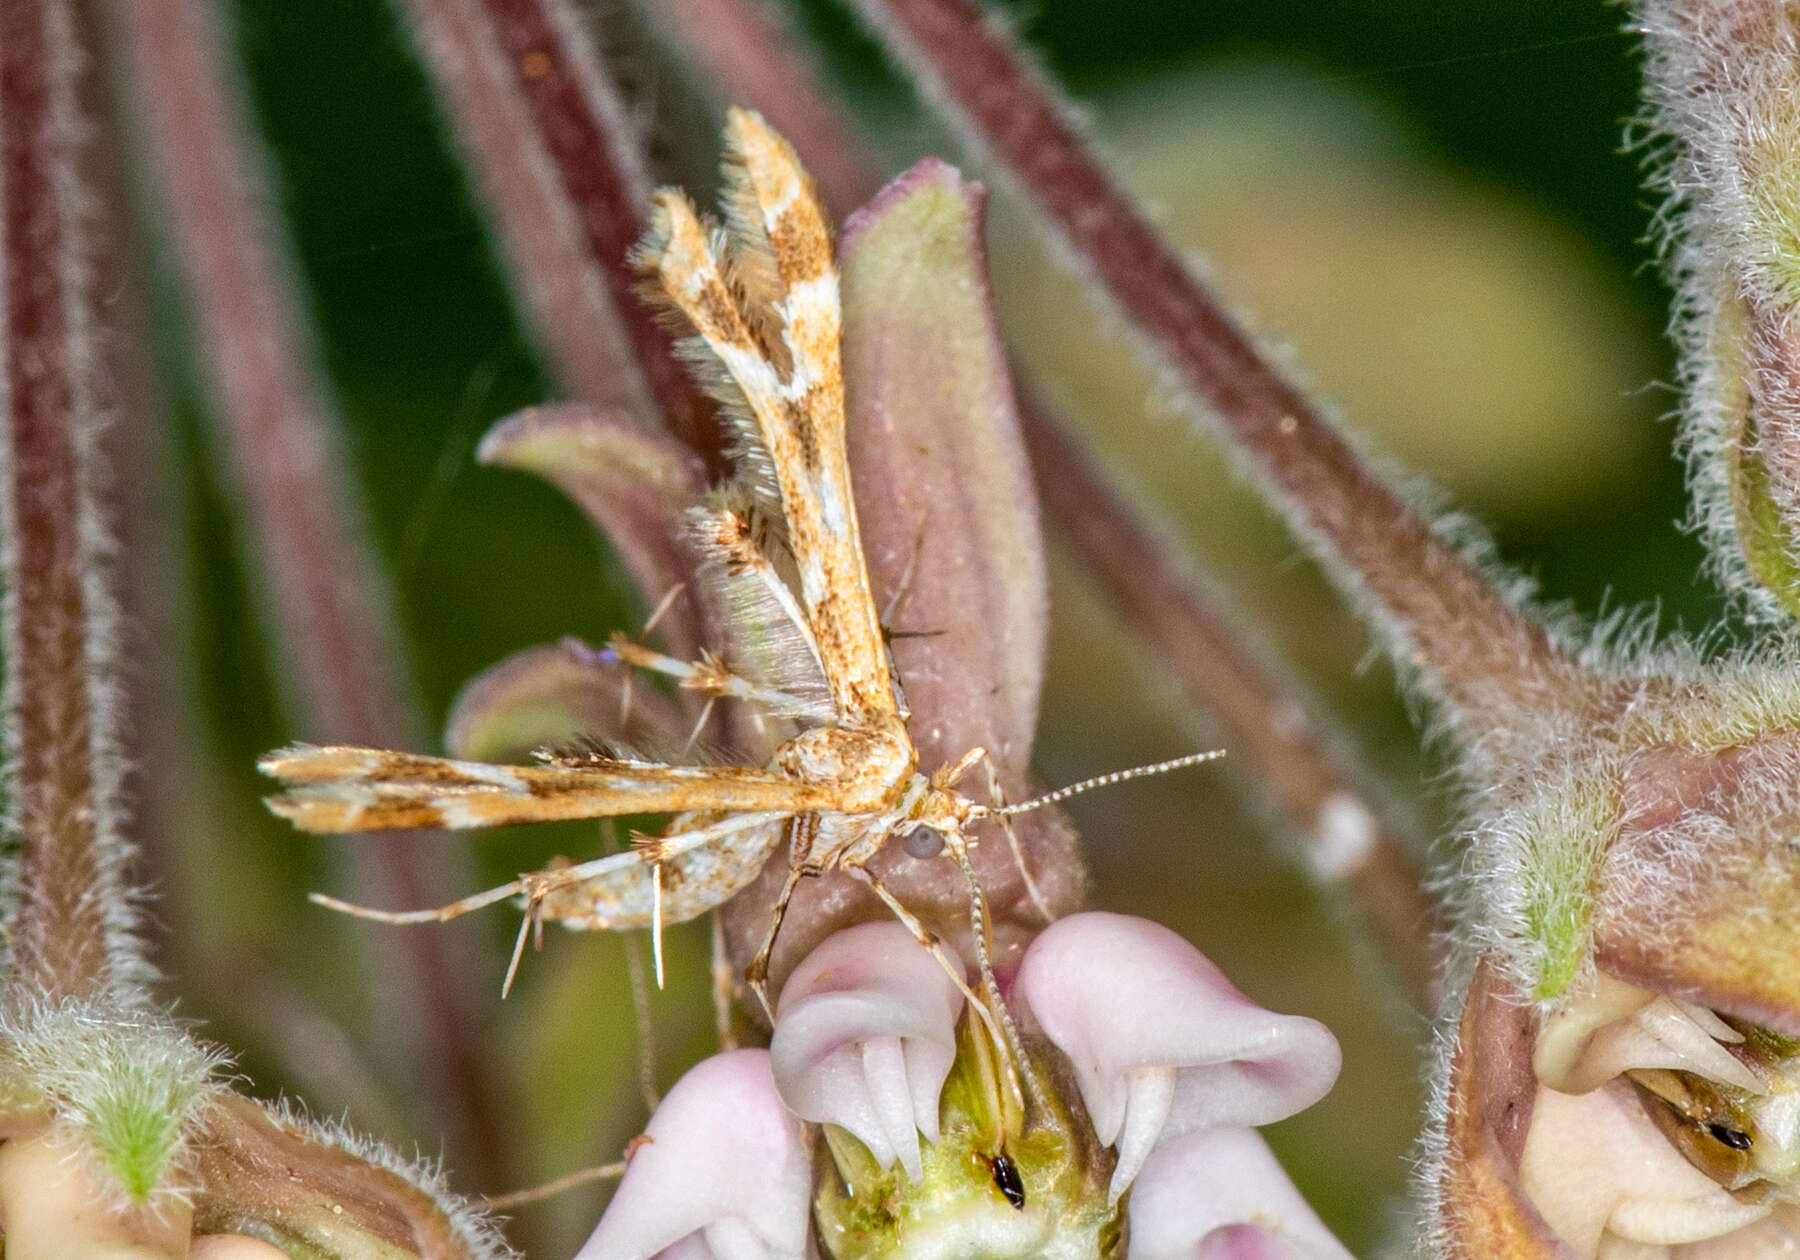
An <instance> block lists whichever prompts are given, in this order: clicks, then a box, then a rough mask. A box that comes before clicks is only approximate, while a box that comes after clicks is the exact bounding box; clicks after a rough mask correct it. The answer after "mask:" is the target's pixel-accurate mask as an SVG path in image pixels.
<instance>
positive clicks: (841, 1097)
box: [769, 921, 963, 1182]
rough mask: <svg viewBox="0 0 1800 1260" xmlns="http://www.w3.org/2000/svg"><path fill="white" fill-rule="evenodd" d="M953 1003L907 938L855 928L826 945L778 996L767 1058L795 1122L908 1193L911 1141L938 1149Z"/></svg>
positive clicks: (913, 1168) (867, 926) (935, 970)
mask: <svg viewBox="0 0 1800 1260" xmlns="http://www.w3.org/2000/svg"><path fill="white" fill-rule="evenodd" d="M962 1008H963V996H962V994H961V993H960V992H959V991H958V990H957V988H956V985H955V984H954V983H952V982H951V980H950V977H949V976H948V975H946V974H945V973H944V969H943V968H942V967H941V966H939V965H938V962H937V960H936V959H935V958H933V957H932V956H931V954H930V953H929V952H928V951H926V950H925V949H924V948H923V947H922V946H921V945H920V944H919V943H918V942H917V941H916V940H914V939H913V935H912V933H911V932H909V931H907V929H906V928H904V927H902V926H901V925H900V924H899V923H896V922H891V921H890V922H886V923H864V924H861V925H859V926H857V927H853V928H848V929H846V930H845V931H842V932H839V933H837V934H835V935H834V936H832V937H830V938H829V939H828V940H826V942H825V943H824V944H823V945H821V946H820V947H819V948H818V949H816V950H814V951H813V952H812V953H811V954H809V955H808V956H807V957H806V959H805V961H803V962H802V963H801V964H800V965H799V966H798V967H796V968H795V969H794V972H793V974H792V975H791V976H790V977H789V978H788V982H787V984H786V985H785V986H784V987H783V988H782V991H781V1005H780V1011H779V1018H778V1019H777V1020H776V1022H775V1037H774V1040H773V1041H772V1042H771V1043H770V1046H769V1054H770V1061H771V1065H772V1067H773V1069H774V1075H775V1086H776V1088H777V1089H778V1090H780V1091H781V1096H782V1098H783V1099H784V1100H785V1101H786V1102H787V1105H788V1107H789V1108H790V1109H791V1110H792V1111H793V1112H794V1114H796V1115H798V1116H799V1117H800V1118H801V1119H803V1120H812V1121H815V1122H819V1123H827V1124H835V1125H837V1126H839V1127H840V1128H843V1129H846V1130H848V1131H849V1132H850V1133H852V1134H854V1135H855V1136H856V1137H857V1138H858V1139H859V1140H861V1142H862V1144H863V1145H864V1146H866V1147H868V1148H869V1153H870V1154H871V1155H873V1156H874V1157H875V1161H876V1163H878V1164H879V1165H880V1166H881V1167H883V1168H887V1167H890V1166H891V1165H892V1164H893V1163H894V1161H895V1159H898V1160H899V1161H900V1164H901V1166H902V1167H904V1168H905V1169H906V1172H907V1175H908V1176H909V1177H911V1178H912V1180H913V1181H914V1182H917V1181H918V1180H919V1179H920V1177H921V1176H922V1175H923V1171H924V1170H923V1166H922V1164H921V1162H920V1157H919V1134H920V1133H921V1132H922V1133H924V1135H925V1138H926V1140H927V1141H930V1142H935V1141H937V1140H938V1096H939V1095H940V1093H942V1091H943V1088H944V1078H945V1077H947V1076H948V1075H949V1074H950V1065H951V1063H952V1062H953V1061H954V1060H955V1058H956V1021H957V1019H958V1017H959V1016H960V1015H961V1014H962Z"/></svg>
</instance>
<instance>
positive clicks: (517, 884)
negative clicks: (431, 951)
mask: <svg viewBox="0 0 1800 1260" xmlns="http://www.w3.org/2000/svg"><path fill="white" fill-rule="evenodd" d="M784 817H787V813H786V811H784V810H778V811H767V810H761V811H757V812H755V813H744V814H734V815H732V816H731V817H729V818H726V819H723V820H722V821H720V822H716V823H713V824H712V825H710V826H706V827H696V828H694V829H693V830H692V831H683V832H680V833H678V834H677V835H674V836H670V837H667V838H665V839H660V840H656V841H655V842H654V843H653V844H652V845H650V846H643V847H640V848H638V849H635V850H633V851H631V852H628V853H609V854H607V855H606V856H605V857H601V858H595V859H594V860H593V861H591V862H580V863H577V864H576V865H574V866H564V867H559V868H557V869H555V870H549V871H534V872H532V873H531V874H529V875H521V876H520V877H519V878H518V879H515V880H513V881H512V882H511V883H510V884H502V885H500V886H499V887H498V888H490V889H488V890H487V891H486V892H480V893H476V894H475V895H474V896H472V897H464V898H463V899H462V900H461V901H453V902H451V903H450V904H449V905H447V906H437V907H435V908H433V909H430V910H376V909H372V908H370V907H368V906H359V905H355V904H353V903H351V902H348V901H340V900H338V899H337V898H336V897H328V896H326V895H325V894H324V893H312V894H311V895H310V896H309V897H308V900H309V901H311V902H313V903H314V904H315V905H321V906H324V907H326V908H327V909H330V910H337V911H341V912H342V913H344V914H347V915H350V916H352V917H353V918H358V919H371V920H373V921H375V922H377V923H402V924H404V923H446V922H448V921H449V920H451V919H456V918H460V917H462V916H463V915H465V914H468V913H469V912H470V911H471V910H479V909H481V908H482V907H483V906H491V905H493V904H495V903H496V902H500V901H505V900H506V899H507V898H508V897H516V896H519V895H520V894H524V895H525V896H528V897H531V898H533V899H534V900H541V899H542V898H543V897H544V896H546V895H547V894H549V893H552V892H555V891H556V890H557V889H558V888H566V887H567V886H569V885H570V884H580V883H585V882H586V881H588V880H590V879H599V878H600V877H602V876H604V875H608V874H610V873H612V872H613V871H617V870H622V869H624V868H626V867H631V866H637V865H639V864H641V863H644V862H666V861H668V860H669V859H670V858H673V857H678V856H680V855H681V854H683V853H686V852H687V851H688V850H690V849H696V848H699V847H700V846H701V845H703V844H710V843H711V842H712V841H714V840H717V839H719V838H720V837H721V836H727V835H730V834H732V833H733V832H737V831H744V830H746V829H748V828H751V827H760V826H762V825H763V824H764V823H771V822H775V821H776V820H778V819H781V818H784Z"/></svg>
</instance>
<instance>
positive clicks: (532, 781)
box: [258, 744, 837, 832]
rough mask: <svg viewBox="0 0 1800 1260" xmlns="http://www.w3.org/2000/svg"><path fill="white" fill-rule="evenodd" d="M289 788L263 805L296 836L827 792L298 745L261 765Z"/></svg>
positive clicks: (813, 805) (785, 802) (648, 769)
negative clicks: (295, 830)
mask: <svg viewBox="0 0 1800 1260" xmlns="http://www.w3.org/2000/svg"><path fill="white" fill-rule="evenodd" d="M258 765H259V767H260V769H261V770H262V772H263V773H264V774H267V775H269V776H271V777H273V778H276V779H280V780H281V781H282V783H283V784H284V785H285V786H286V788H287V791H285V792H283V793H282V794H281V795H279V796H272V797H270V798H269V800H268V805H269V808H270V809H272V810H274V811H275V812H276V813H277V814H279V815H281V816H282V817H283V818H286V819H287V820H288V821H289V822H291V823H293V824H294V825H295V826H296V827H299V828H300V829H301V830H303V831H320V832H344V831H394V830H413V829H432V828H439V827H449V828H465V827H499V826H504V825H506V824H509V823H530V822H552V821H555V820H558V819H568V818H606V817H613V816H617V815H620V814H669V813H684V812H688V811H699V810H717V811H721V812H725V811H732V812H735V811H758V812H760V811H773V812H778V813H797V812H800V811H804V810H812V809H829V808H830V807H831V805H832V801H833V798H834V797H835V796H836V795H837V793H836V791H835V790H834V788H833V787H832V785H820V784H809V783H804V782H801V781H800V780H798V779H793V778H789V777H787V776H785V775H782V774H779V773H777V772H774V771H769V770H756V769H751V768H748V767H743V766H665V765H655V764H651V763H647V762H632V761H609V760H605V759H601V758H595V759H593V761H592V762H591V764H583V765H550V766H499V765H489V764H487V763H485V762H479V761H452V760H450V759H448V758H445V757H425V756H419V755H415V754H412V753H400V752H390V751H387V750H385V749H380V748H349V747H341V746H338V747H316V746H313V745H307V744H299V745H295V746H293V747H290V748H283V749H281V750H279V751H277V752H273V753H270V754H269V755H268V756H266V757H264V758H263V759H262V761H261V762H259V763H258Z"/></svg>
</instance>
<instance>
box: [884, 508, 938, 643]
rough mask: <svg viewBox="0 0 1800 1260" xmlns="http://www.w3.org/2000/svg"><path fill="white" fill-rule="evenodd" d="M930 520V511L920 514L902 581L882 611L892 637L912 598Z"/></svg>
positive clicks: (902, 571)
mask: <svg viewBox="0 0 1800 1260" xmlns="http://www.w3.org/2000/svg"><path fill="white" fill-rule="evenodd" d="M930 519H931V513H930V511H929V510H927V511H922V512H920V513H919V524H918V527H917V528H916V529H914V530H913V540H912V550H911V551H909V552H907V554H906V565H905V567H904V568H902V569H901V570H900V580H899V581H897V582H895V583H894V592H893V594H891V595H889V596H888V601H887V606H886V607H884V608H883V609H882V610H881V624H882V626H883V627H884V628H885V629H886V630H887V631H888V633H889V634H890V635H891V634H892V633H893V629H894V617H895V615H896V614H897V613H898V612H899V611H900V610H901V609H902V608H904V607H905V606H906V601H907V600H908V599H910V598H912V584H913V577H914V576H915V575H916V574H917V573H918V568H919V553H920V552H921V551H922V550H924V547H925V522H926V521H928V520H930Z"/></svg>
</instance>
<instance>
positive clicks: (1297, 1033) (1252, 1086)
mask: <svg viewBox="0 0 1800 1260" xmlns="http://www.w3.org/2000/svg"><path fill="white" fill-rule="evenodd" d="M1013 992H1014V994H1015V995H1016V997H1017V998H1018V999H1019V1000H1020V1001H1021V1002H1022V1004H1023V1005H1024V1006H1025V1007H1026V1008H1027V1009H1028V1010H1029V1012H1030V1015H1031V1018H1032V1019H1033V1020H1035V1022H1036V1023H1037V1025H1038V1026H1039V1027H1040V1028H1042V1029H1043V1031H1044V1034H1045V1035H1046V1036H1048V1037H1049V1038H1050V1040H1051V1041H1052V1042H1053V1043H1054V1044H1055V1045H1056V1047H1057V1048H1058V1049H1059V1050H1061V1051H1062V1052H1063V1053H1064V1054H1065V1055H1067V1056H1068V1057H1069V1060H1070V1062H1071V1063H1072V1064H1073V1065H1074V1068H1075V1076H1076V1081H1077V1083H1078V1084H1079V1085H1080V1087H1081V1096H1082V1101H1083V1102H1084V1103H1085V1104H1086V1105H1087V1110H1088V1114H1089V1116H1090V1117H1091V1118H1092V1120H1093V1122H1094V1131H1095V1133H1096V1134H1097V1135H1098V1136H1099V1138H1100V1140H1101V1141H1102V1142H1104V1143H1107V1144H1109V1145H1111V1144H1114V1143H1116V1144H1117V1145H1118V1148H1119V1167H1118V1171H1117V1173H1116V1174H1115V1178H1114V1184H1113V1193H1114V1195H1115V1196H1116V1195H1118V1194H1119V1193H1122V1192H1123V1190H1124V1188H1125V1186H1126V1185H1129V1184H1130V1181H1131V1178H1132V1176H1133V1175H1134V1174H1135V1173H1136V1171H1137V1168H1138V1167H1139V1166H1140V1164H1141V1163H1142V1161H1143V1159H1144V1158H1145V1157H1146V1156H1147V1155H1148V1154H1149V1153H1150V1151H1151V1150H1152V1149H1153V1148H1154V1146H1155V1144H1156V1143H1157V1141H1158V1140H1159V1137H1160V1138H1161V1139H1164V1140H1166V1139H1167V1138H1169V1137H1174V1136H1176V1135H1179V1134H1182V1133H1188V1132H1192V1131H1193V1130H1195V1129H1200V1128H1208V1127H1214V1126H1226V1127H1239V1126H1249V1125H1258V1124H1268V1123H1270V1122H1272V1121H1275V1120H1279V1119H1282V1118H1283V1117H1284V1116H1290V1115H1292V1114H1293V1113H1294V1112H1296V1111H1299V1110H1301V1109H1302V1108H1305V1107H1308V1106H1311V1105H1312V1104H1313V1103H1314V1102H1317V1101H1318V1100H1319V1099H1320V1098H1322V1097H1323V1096H1324V1095H1325V1092H1326V1091H1327V1090H1328V1089H1330V1088H1331V1084H1332V1082H1333V1081H1335V1080H1336V1079H1337V1073H1338V1067H1339V1065H1340V1063H1341V1061H1342V1056H1341V1054H1340V1052H1339V1050H1338V1044H1337V1039H1336V1038H1335V1037H1333V1036H1332V1035H1331V1033H1330V1031H1329V1030H1328V1029H1326V1027H1325V1026H1324V1025H1323V1024H1321V1023H1319V1022H1318V1021H1317V1020H1312V1019H1307V1018H1305V1017H1304V1016H1298V1015H1277V1014H1275V1013H1274V1012H1273V1011H1268V1010H1264V1009H1263V1008H1262V1007H1260V1006H1258V1005H1256V1003H1254V1002H1252V1001H1251V1000H1250V999H1249V998H1247V997H1245V996H1244V995H1243V994H1242V993H1239V992H1238V991H1237V990H1236V989H1235V988H1233V987H1232V985H1231V982H1230V981H1229V980H1227V979H1226V978H1225V976H1224V975H1223V973H1221V972H1220V971H1219V969H1218V968H1217V967H1215V966H1213V965H1212V963H1210V962H1208V961H1207V959H1206V958H1205V956H1204V955H1202V954H1201V953H1200V951H1198V950H1196V949H1195V948H1194V947H1193V946H1192V945H1190V944H1188V943H1187V942H1186V941H1185V940H1183V939H1182V938H1181V937H1180V936H1178V935H1176V934H1175V933H1174V932H1171V931H1170V930H1169V929H1167V928H1165V927H1162V926H1160V925H1158V924H1155V923H1152V922H1150V921H1149V920H1147V919H1138V918H1134V917H1131V916H1128V915H1120V914H1107V913H1104V912H1099V911H1091V912H1088V913H1085V914H1075V915H1070V916H1069V917H1068V918H1065V919H1061V920H1058V921H1057V922H1056V923H1054V924H1052V925H1051V926H1050V927H1049V928H1047V929H1045V931H1044V932H1043V933H1042V934H1041V935H1040V936H1039V937H1038V938H1037V940H1035V941H1033V942H1032V944H1031V948H1030V949H1029V950H1027V951H1026V954H1025V959H1024V961H1023V962H1022V963H1021V964H1020V968H1019V975H1018V980H1017V982H1016V984H1015V986H1014V989H1013ZM1170 1069H1173V1079H1172V1080H1171V1079H1170V1074H1169V1070H1170Z"/></svg>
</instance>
